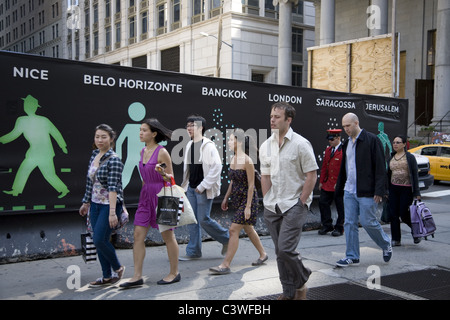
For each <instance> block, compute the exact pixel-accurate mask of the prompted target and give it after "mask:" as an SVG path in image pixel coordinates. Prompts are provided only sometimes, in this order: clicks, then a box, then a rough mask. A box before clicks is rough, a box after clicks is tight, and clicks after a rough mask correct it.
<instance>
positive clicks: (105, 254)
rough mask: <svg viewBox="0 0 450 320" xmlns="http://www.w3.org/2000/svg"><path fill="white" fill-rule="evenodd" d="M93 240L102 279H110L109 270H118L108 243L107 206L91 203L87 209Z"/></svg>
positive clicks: (115, 257) (109, 235) (118, 264)
mask: <svg viewBox="0 0 450 320" xmlns="http://www.w3.org/2000/svg"><path fill="white" fill-rule="evenodd" d="M89 218H90V221H91V226H92V230H93V232H94V234H93V240H94V244H95V247H96V248H97V255H98V260H99V261H100V265H101V266H102V272H103V278H111V276H112V272H111V270H118V269H120V267H121V265H120V262H119V259H118V258H117V255H116V249H115V248H114V246H113V245H112V244H111V242H109V239H110V237H111V231H112V229H111V228H110V226H109V205H106V204H98V203H94V202H91V207H90V209H89Z"/></svg>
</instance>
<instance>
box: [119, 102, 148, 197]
mask: <svg viewBox="0 0 450 320" xmlns="http://www.w3.org/2000/svg"><path fill="white" fill-rule="evenodd" d="M128 115H129V116H130V118H131V120H133V121H136V122H138V121H142V120H144V117H145V106H144V105H143V104H142V103H140V102H134V103H132V104H130V106H129V107H128ZM140 129H141V124H140V123H129V124H126V125H125V127H123V129H122V131H121V132H120V135H119V137H118V138H117V141H116V153H117V154H118V155H119V157H120V158H122V146H123V144H124V143H125V139H126V140H127V145H126V147H127V155H126V160H125V162H124V166H123V171H122V186H123V188H124V189H125V188H126V186H127V185H128V183H129V182H130V180H131V176H132V175H133V171H134V168H136V167H138V165H139V161H140V160H141V150H142V148H144V147H145V144H144V143H143V142H140V141H139V131H140ZM138 172H139V170H138ZM141 180H142V178H141Z"/></svg>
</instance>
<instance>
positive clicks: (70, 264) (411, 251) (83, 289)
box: [0, 205, 450, 300]
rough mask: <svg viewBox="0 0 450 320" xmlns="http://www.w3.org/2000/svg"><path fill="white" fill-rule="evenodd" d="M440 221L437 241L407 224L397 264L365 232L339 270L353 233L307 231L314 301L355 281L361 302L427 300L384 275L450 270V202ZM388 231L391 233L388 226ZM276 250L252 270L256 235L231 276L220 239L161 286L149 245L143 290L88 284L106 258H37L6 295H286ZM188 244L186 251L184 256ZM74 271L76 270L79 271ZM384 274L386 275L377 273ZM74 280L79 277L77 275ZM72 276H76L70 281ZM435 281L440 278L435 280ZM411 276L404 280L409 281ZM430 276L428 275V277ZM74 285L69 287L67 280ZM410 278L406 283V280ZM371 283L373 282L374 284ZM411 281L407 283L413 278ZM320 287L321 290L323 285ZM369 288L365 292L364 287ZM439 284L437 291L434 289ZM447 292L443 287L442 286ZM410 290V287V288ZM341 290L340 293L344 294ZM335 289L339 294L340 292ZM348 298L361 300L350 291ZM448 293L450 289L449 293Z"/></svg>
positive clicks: (158, 251) (160, 261) (14, 276)
mask: <svg viewBox="0 0 450 320" xmlns="http://www.w3.org/2000/svg"><path fill="white" fill-rule="evenodd" d="M431 210H432V212H433V213H434V219H435V222H436V225H437V228H438V229H437V234H436V237H435V238H434V239H429V240H428V241H422V242H421V243H420V244H418V245H415V244H413V240H412V237H411V236H410V234H409V231H408V230H407V229H408V227H407V226H404V225H402V246H401V247H394V252H393V257H392V260H391V261H390V262H389V263H385V262H383V258H382V252H381V250H380V249H379V248H378V247H377V246H376V245H375V243H374V242H373V241H372V240H371V239H370V238H369V237H368V235H367V233H366V232H365V231H364V230H363V229H360V246H361V263H360V264H359V265H358V266H351V267H348V268H335V267H334V264H335V262H336V261H337V260H339V259H340V258H343V257H344V255H345V237H343V236H342V237H337V238H336V237H332V236H331V235H326V236H319V235H318V234H317V231H316V230H314V231H308V232H303V235H302V238H301V240H300V244H299V247H298V249H299V252H300V253H301V255H302V257H303V260H304V263H305V265H306V266H307V267H309V268H310V269H311V270H312V271H313V273H312V275H311V277H310V280H309V281H308V283H307V285H308V287H309V292H308V298H309V299H312V300H314V299H317V300H322V299H323V300H324V299H333V297H335V296H336V295H333V292H332V291H333V290H342V289H343V288H344V289H345V286H340V285H347V286H350V288H351V289H352V290H351V291H352V292H353V295H355V293H358V292H361V293H358V296H357V297H356V299H367V298H368V299H378V298H377V296H373V294H374V293H378V294H381V296H380V298H379V299H386V298H387V299H392V298H398V299H408V300H409V299H412V300H418V299H426V297H424V296H423V295H421V294H420V293H418V292H411V290H412V289H411V290H408V289H405V290H402V289H398V288H397V289H395V288H393V287H388V286H384V285H383V281H384V280H383V279H388V278H389V276H391V275H400V274H406V275H407V274H408V273H410V274H411V276H412V278H413V279H411V281H412V282H414V272H415V271H419V270H429V269H430V268H433V269H439V270H443V271H444V273H448V274H450V254H449V252H450V212H448V211H449V210H448V208H447V207H445V206H444V205H438V206H436V207H434V208H431ZM383 229H384V230H385V231H386V232H387V233H388V234H390V229H389V226H388V225H384V226H383ZM261 240H262V243H263V245H264V247H265V249H266V251H267V254H268V255H269V260H268V261H267V262H266V263H265V264H264V265H262V266H260V267H252V266H251V262H252V261H254V260H256V259H257V257H258V254H257V251H256V249H255V248H254V247H253V245H252V244H251V242H250V241H249V240H248V238H242V239H241V240H240V245H239V249H238V251H237V253H236V256H235V258H234V260H233V263H232V267H231V269H232V273H231V274H228V275H223V276H217V275H216V276H213V275H210V274H209V272H208V269H209V268H210V267H213V266H217V265H219V264H220V263H221V261H222V258H223V257H222V256H221V255H220V251H221V248H222V246H221V244H219V243H218V242H216V241H206V242H203V258H202V259H199V260H194V261H180V264H179V269H180V273H181V281H180V282H178V283H175V284H172V285H166V286H160V285H157V284H156V282H157V281H158V280H160V279H161V278H163V277H164V276H165V275H166V273H167V270H168V266H169V261H168V258H167V253H166V248H165V246H158V247H147V254H146V258H145V262H144V275H145V277H144V280H145V284H144V285H143V286H142V287H140V288H135V289H128V290H121V289H119V288H118V286H114V287H106V288H95V289H91V288H88V285H87V284H88V282H90V281H93V280H95V279H96V278H98V277H100V276H101V269H100V265H99V263H98V262H96V263H94V264H85V263H84V261H83V259H82V257H81V256H73V257H66V258H56V259H46V260H37V261H31V262H21V263H11V264H4V265H0V299H2V300H4V299H13V300H14V299H25V300H111V299H117V300H144V299H149V300H261V299H262V300H264V299H274V298H276V297H277V295H278V294H280V293H281V292H282V290H281V285H280V282H279V279H278V270H277V265H276V261H275V253H274V249H273V243H272V240H271V239H270V237H268V236H264V237H262V238H261ZM185 247H186V245H185V244H183V245H180V255H184V253H185ZM117 252H118V256H119V260H120V261H121V263H122V264H124V265H125V266H126V268H127V269H126V271H125V275H124V280H126V279H128V278H131V277H132V275H133V252H132V250H131V249H122V250H118V251H117ZM72 268H73V269H72ZM73 270H75V271H76V270H79V271H80V288H79V289H71V288H70V287H71V286H73V285H74V284H76V282H74V281H71V279H73V278H74V275H76V273H74V271H73ZM377 272H378V273H377ZM378 275H379V276H381V282H380V281H379V282H378V283H379V284H380V285H381V288H380V289H375V290H369V289H368V288H367V283H368V280H369V282H370V283H374V284H376V283H377V281H378V280H379V278H378V277H377V279H378V280H376V279H375V280H374V278H376V276H378ZM69 277H71V278H69ZM68 279H69V281H68ZM124 280H122V281H124ZM428 280H430V281H431V280H432V279H431V278H430V279H428ZM402 281H403V280H402ZM425 281H427V279H425ZM446 281H447V280H445V281H444V282H442V281H441V282H440V283H441V286H444V288H440V290H441V292H444V295H441V296H438V297H437V299H450V298H449V296H448V293H449V292H450V282H446ZM68 282H69V286H68V285H67V283H68ZM403 282H404V281H403ZM370 283H369V284H370ZM405 285H406V283H405ZM355 288H357V289H358V290H357V291H355V290H354V289H355ZM319 289H320V290H319ZM359 289H361V290H359ZM431 289H433V288H430V290H431ZM438 289H439V288H438ZM408 291H409V292H408ZM321 292H322V293H321ZM336 292H338V291H336ZM336 292H335V293H336ZM342 292H343V293H342V295H340V296H339V298H340V299H346V298H352V297H353V298H354V296H348V297H346V296H345V290H344V291H342ZM445 292H446V294H445Z"/></svg>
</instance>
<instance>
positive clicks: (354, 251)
mask: <svg viewBox="0 0 450 320" xmlns="http://www.w3.org/2000/svg"><path fill="white" fill-rule="evenodd" d="M344 207H345V223H344V231H345V240H346V242H347V250H346V252H345V255H346V258H350V259H359V256H360V254H359V230H358V218H359V220H360V222H361V225H362V226H363V228H364V229H365V230H366V232H367V233H368V234H369V236H370V238H372V240H373V241H375V243H376V244H377V245H378V246H379V247H380V248H381V249H383V250H386V249H387V248H388V247H389V246H390V245H391V239H390V238H389V236H388V235H387V234H386V233H385V232H384V231H383V229H382V228H381V225H380V223H379V222H378V220H377V217H376V214H375V212H376V208H377V204H376V203H375V201H374V200H373V198H368V197H362V198H359V197H357V196H356V194H355V193H349V192H347V191H345V193H344Z"/></svg>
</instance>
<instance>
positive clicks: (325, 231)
mask: <svg viewBox="0 0 450 320" xmlns="http://www.w3.org/2000/svg"><path fill="white" fill-rule="evenodd" d="M330 231H333V227H325V226H323V227H322V229H320V230H319V234H320V235H321V236H323V235H326V234H327V233H328V232H330Z"/></svg>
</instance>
